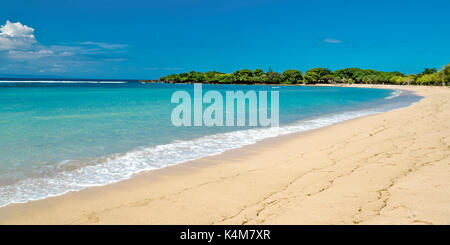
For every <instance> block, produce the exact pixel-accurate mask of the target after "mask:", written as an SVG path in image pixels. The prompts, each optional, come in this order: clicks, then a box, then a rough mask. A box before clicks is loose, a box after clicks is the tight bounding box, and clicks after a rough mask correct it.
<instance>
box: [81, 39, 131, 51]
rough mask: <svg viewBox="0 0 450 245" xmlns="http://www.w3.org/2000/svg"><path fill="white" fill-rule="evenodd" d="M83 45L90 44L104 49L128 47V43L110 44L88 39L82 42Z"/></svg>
mask: <svg viewBox="0 0 450 245" xmlns="http://www.w3.org/2000/svg"><path fill="white" fill-rule="evenodd" d="M79 44H81V45H88V46H96V47H99V48H102V49H122V48H126V47H127V45H125V44H109V43H103V42H92V41H86V42H80V43H79Z"/></svg>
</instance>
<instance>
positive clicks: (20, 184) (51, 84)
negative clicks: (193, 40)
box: [0, 80, 421, 206]
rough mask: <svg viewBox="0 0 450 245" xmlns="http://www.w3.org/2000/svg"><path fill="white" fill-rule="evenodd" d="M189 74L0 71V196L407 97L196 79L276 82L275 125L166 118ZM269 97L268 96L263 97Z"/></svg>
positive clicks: (387, 106)
mask: <svg viewBox="0 0 450 245" xmlns="http://www.w3.org/2000/svg"><path fill="white" fill-rule="evenodd" d="M179 90H185V91H187V92H189V93H191V94H192V93H193V92H192V90H193V85H192V84H163V83H150V84H145V83H140V82H136V81H130V82H127V81H98V80H96V81H87V80H85V81H0V206H6V205H9V204H12V203H22V202H27V201H30V200H38V199H43V198H46V197H49V196H57V195H62V194H64V193H67V192H69V191H77V190H81V189H84V188H86V187H90V186H99V185H106V184H109V183H113V182H117V181H120V180H124V179H127V178H130V177H131V176H132V175H133V174H136V173H139V172H142V171H147V170H153V169H158V168H162V167H165V166H169V165H173V164H180V163H183V162H187V161H190V160H194V159H198V158H202V157H206V156H212V155H217V154H220V153H222V152H224V151H227V150H230V149H235V148H239V147H242V146H245V145H248V144H253V143H256V142H258V141H261V140H263V139H266V138H270V137H276V136H280V135H286V134H290V133H295V132H302V131H307V130H311V129H316V128H320V127H324V126H327V125H331V124H334V123H337V122H341V121H344V120H349V119H352V118H356V117H361V116H365V115H370V114H375V113H380V112H384V111H389V110H393V109H396V108H400V107H405V106H408V105H410V104H412V103H414V102H416V101H418V100H420V98H421V97H419V96H416V95H414V94H412V93H410V92H407V91H400V90H389V89H367V88H344V87H305V86H252V85H221V86H218V85H203V93H205V92H207V91H208V90H216V91H219V92H220V93H221V94H223V95H224V97H225V91H230V90H232V91H237V90H242V91H244V92H246V91H248V90H255V91H269V92H270V91H279V118H280V127H249V126H248V127H206V126H202V127H175V126H173V125H172V123H171V113H172V110H173V109H174V108H175V107H176V106H177V104H173V103H171V96H172V94H173V93H174V92H175V91H179ZM269 107H270V104H269Z"/></svg>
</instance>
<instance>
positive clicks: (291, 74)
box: [281, 70, 303, 84]
mask: <svg viewBox="0 0 450 245" xmlns="http://www.w3.org/2000/svg"><path fill="white" fill-rule="evenodd" d="M281 78H282V80H283V82H286V83H293V84H296V83H301V82H302V80H303V75H302V72H301V71H299V70H286V71H284V72H283V74H282V75H281Z"/></svg>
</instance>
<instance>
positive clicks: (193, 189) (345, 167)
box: [0, 86, 450, 224]
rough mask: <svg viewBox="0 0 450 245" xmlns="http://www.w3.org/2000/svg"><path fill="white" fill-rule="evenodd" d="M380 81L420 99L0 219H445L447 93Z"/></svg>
mask: <svg viewBox="0 0 450 245" xmlns="http://www.w3.org/2000/svg"><path fill="white" fill-rule="evenodd" d="M372 87H376V86H372ZM386 87H388V88H400V89H408V90H411V91H414V92H416V93H417V94H419V95H422V96H424V97H425V98H424V99H423V100H421V101H420V102H418V103H415V104H414V105H412V106H410V107H407V108H401V109H397V110H394V111H390V112H386V113H381V114H377V115H372V116H367V117H362V118H358V119H353V120H349V121H346V122H342V123H339V124H335V125H332V126H328V127H324V128H321V129H318V130H313V131H310V132H307V133H302V134H294V135H290V136H286V137H280V138H277V139H271V140H265V141H263V142H261V143H257V144H255V145H251V146H247V147H244V148H241V149H237V150H231V151H229V152H226V153H224V154H221V155H219V156H214V157H208V158H203V159H200V160H196V161H192V162H189V163H186V164H180V165H177V166H172V167H167V168H164V169H160V170H155V171H150V172H146V173H143V174H139V175H137V176H135V177H133V178H131V179H130V180H126V181H122V182H119V183H115V184H111V185H107V186H103V187H92V188H88V189H86V190H82V191H79V192H72V193H68V194H66V195H63V196H59V197H52V198H47V199H45V200H40V201H33V202H28V203H25V204H15V205H10V206H7V207H4V208H0V224H450V101H449V100H450V89H449V88H443V87H413V86H411V87H405V86H402V87H395V86H383V88H386Z"/></svg>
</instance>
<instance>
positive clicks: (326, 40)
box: [323, 38, 342, 44]
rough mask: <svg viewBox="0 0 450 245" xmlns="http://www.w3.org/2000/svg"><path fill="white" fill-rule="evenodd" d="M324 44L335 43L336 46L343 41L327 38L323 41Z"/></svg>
mask: <svg viewBox="0 0 450 245" xmlns="http://www.w3.org/2000/svg"><path fill="white" fill-rule="evenodd" d="M323 42H324V43H334V44H339V43H342V41H341V40H337V39H334V38H325V39H324V40H323Z"/></svg>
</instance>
